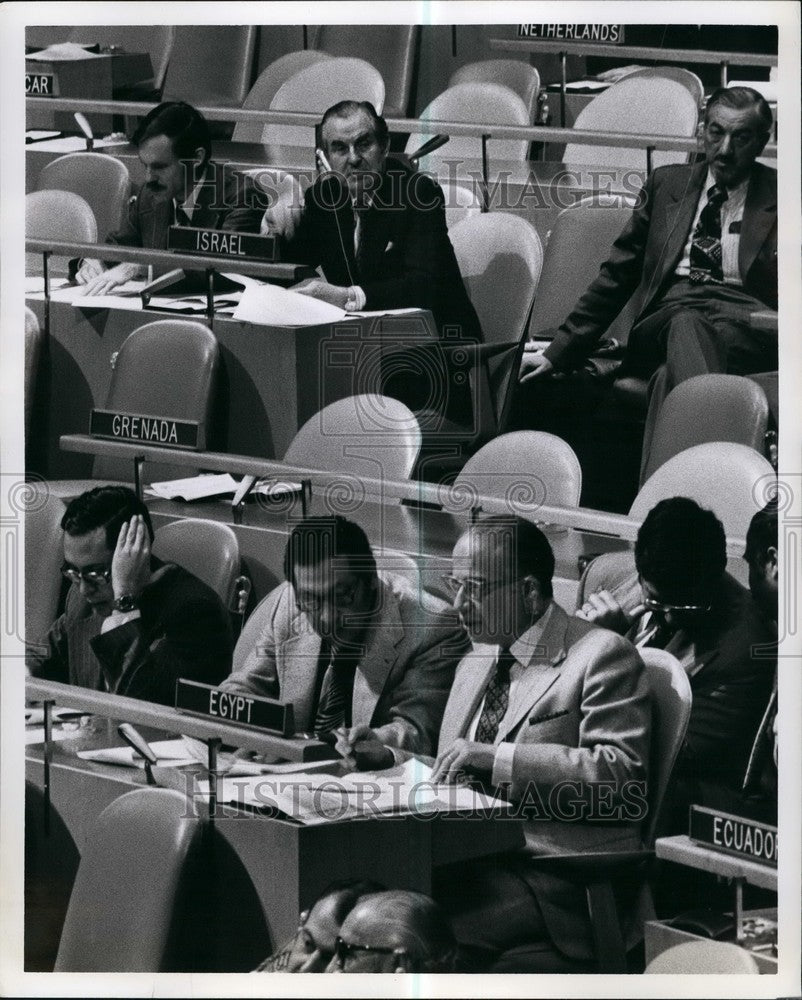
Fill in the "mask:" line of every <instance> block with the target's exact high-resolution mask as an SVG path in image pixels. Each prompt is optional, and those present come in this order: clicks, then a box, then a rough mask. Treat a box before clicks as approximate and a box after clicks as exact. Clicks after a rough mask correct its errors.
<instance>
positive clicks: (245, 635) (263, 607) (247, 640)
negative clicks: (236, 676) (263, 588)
mask: <svg viewBox="0 0 802 1000" xmlns="http://www.w3.org/2000/svg"><path fill="white" fill-rule="evenodd" d="M269 597H270V595H269V594H268V595H267V597H263V598H262V600H261V601H260V602H259V603H258V604H257V605H256V607H255V608H254V609H253V611H252V612H251V613H250V614H249V615H248V617H247V618H246V619H245V624H244V625H243V626H242V631H241V632H240V634H239V638H238V639H237V642H236V644H235V646H234V655H233V657H232V660H231V672H232V673H234V672H235V671H237V670H241V669H242V668H243V667H244V666H245V661H246V660H247V659H248V656H249V655H250V653H251V652H252V650H253V649H254V648H255V647H256V643H257V642H258V641H259V636H260V635H261V634H262V631H263V629H264V628H265V627H266V626H267V623H268V616H267V611H268V605H267V601H268V598H269Z"/></svg>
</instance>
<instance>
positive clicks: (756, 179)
mask: <svg viewBox="0 0 802 1000" xmlns="http://www.w3.org/2000/svg"><path fill="white" fill-rule="evenodd" d="M755 166H756V168H755V169H754V170H753V172H752V177H751V179H750V181H749V187H748V188H747V191H746V203H745V205H744V216H743V222H742V224H741V239H740V242H739V244H738V271H739V273H740V275H741V280H742V281H745V280H746V276H747V274H748V273H749V269H750V268H751V266H752V264H753V263H754V262H755V258H756V257H757V255H758V251H759V250H760V248H761V246H762V245H763V244H764V243H765V241H766V239H767V237H768V235H769V233H770V232H771V230H772V227H773V226H774V225H775V224H776V221H777V188H776V186H775V185H774V184H773V183H771V182H772V175H771V174H770V173H769V172H768V171H765V170H760V169H757V168H758V167H759V166H760V164H756V165H755Z"/></svg>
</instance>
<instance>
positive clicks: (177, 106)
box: [131, 101, 212, 163]
mask: <svg viewBox="0 0 802 1000" xmlns="http://www.w3.org/2000/svg"><path fill="white" fill-rule="evenodd" d="M157 135H166V136H167V138H168V139H170V140H171V142H172V144H173V152H174V153H175V155H176V156H177V157H178V159H179V160H193V159H194V158H195V151H196V150H197V149H198V148H201V149H203V151H204V153H205V154H206V157H205V159H204V163H205V162H206V161H207V160H208V159H209V158H210V157H211V155H212V140H211V137H210V135H209V126H208V124H207V122H206V119H205V118H204V117H203V115H202V114H201V113H200V111H196V110H195V108H193V107H192V105H191V104H186V103H185V102H184V101H165V102H164V104H159V105H158V106H157V107H155V108H154V109H153V110H152V111H150V112H148V114H147V115H146V116H145V118H144V119H143V120H142V122H141V124H140V125H139V128H137V130H136V132H134V135H133V137H132V138H131V142H132V143H133V144H134V145H135V146H137V147H138V146H141V145H142V143H143V142H145V140H146V139H153V138H155V137H156V136H157Z"/></svg>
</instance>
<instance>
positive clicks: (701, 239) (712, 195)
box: [688, 184, 727, 285]
mask: <svg viewBox="0 0 802 1000" xmlns="http://www.w3.org/2000/svg"><path fill="white" fill-rule="evenodd" d="M726 200H727V189H726V188H725V187H723V186H722V187H719V186H718V184H713V185H712V187H710V188H708V191H707V204H706V205H705V207H704V208H703V209H702V213H701V215H700V216H699V221H698V222H697V223H696V229H694V231H693V239H692V240H691V257H690V264H691V270H690V273H689V275H688V279H689V280H690V281H691V282H693V284H695V285H705V284H710V283H711V282H715V283H717V284H721V283H722V282H723V281H724V272H723V271H722V268H721V206H722V205H723V204H724V202H725V201H726Z"/></svg>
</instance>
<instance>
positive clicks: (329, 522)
mask: <svg viewBox="0 0 802 1000" xmlns="http://www.w3.org/2000/svg"><path fill="white" fill-rule="evenodd" d="M337 557H346V558H347V559H348V563H349V565H350V567H351V570H352V571H353V572H354V573H356V574H357V575H358V576H361V577H364V578H366V579H371V580H372V579H373V578H374V577H375V576H376V558H375V556H374V555H373V549H372V548H371V547H370V542H369V541H368V538H367V535H366V534H365V532H364V531H363V530H362V529H361V528H360V527H359V525H358V524H354V522H353V521H348V520H347V519H346V518H344V517H342V516H341V515H339V514H337V515H335V516H327V517H308V518H306V520H304V521H301V522H299V523H298V524H296V525H295V527H294V528H293V529H292V531H291V532H290V537H289V538H288V539H287V547H286V548H285V549H284V577H285V579H287V580H289V582H290V583H294V582H295V567H296V566H298V565H300V566H317V565H318V564H319V563H321V562H323V560H324V559H333V558H337Z"/></svg>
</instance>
